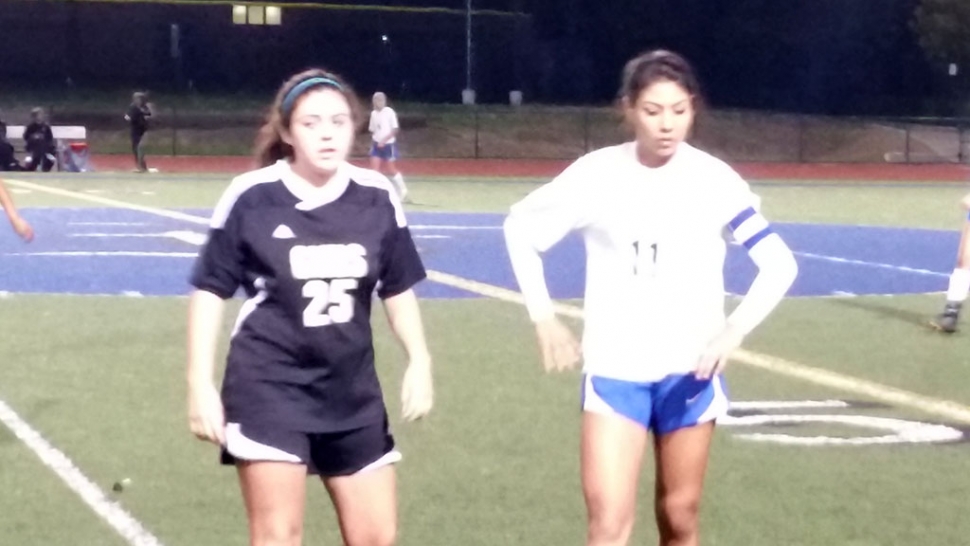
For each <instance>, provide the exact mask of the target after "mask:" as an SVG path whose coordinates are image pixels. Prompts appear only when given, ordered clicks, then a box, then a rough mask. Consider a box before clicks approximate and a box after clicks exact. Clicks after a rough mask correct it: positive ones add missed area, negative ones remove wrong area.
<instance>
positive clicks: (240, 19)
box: [232, 5, 246, 25]
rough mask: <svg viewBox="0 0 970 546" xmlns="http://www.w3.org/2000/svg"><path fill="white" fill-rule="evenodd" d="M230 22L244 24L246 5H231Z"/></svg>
mask: <svg viewBox="0 0 970 546" xmlns="http://www.w3.org/2000/svg"><path fill="white" fill-rule="evenodd" d="M232 24H234V25H245V24H246V6H240V5H235V6H233V7H232Z"/></svg>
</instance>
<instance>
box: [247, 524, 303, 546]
mask: <svg viewBox="0 0 970 546" xmlns="http://www.w3.org/2000/svg"><path fill="white" fill-rule="evenodd" d="M252 534H253V541H252V543H253V546H300V543H301V542H302V540H303V530H302V529H301V528H300V525H299V523H297V522H291V521H273V522H261V523H259V524H257V525H254V526H253V527H252Z"/></svg>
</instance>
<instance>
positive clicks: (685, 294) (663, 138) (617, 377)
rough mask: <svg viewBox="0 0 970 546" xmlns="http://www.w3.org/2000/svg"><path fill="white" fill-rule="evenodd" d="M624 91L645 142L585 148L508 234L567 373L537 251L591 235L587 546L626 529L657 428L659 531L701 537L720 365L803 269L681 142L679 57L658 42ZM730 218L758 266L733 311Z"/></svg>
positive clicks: (720, 404) (722, 171) (735, 184)
mask: <svg viewBox="0 0 970 546" xmlns="http://www.w3.org/2000/svg"><path fill="white" fill-rule="evenodd" d="M620 96H621V98H622V103H623V109H624V113H625V116H626V119H627V121H628V122H629V124H630V125H631V126H632V127H633V128H634V130H635V133H636V141H635V142H630V143H627V144H623V145H620V146H614V147H610V148H604V149H601V150H598V151H595V152H593V153H591V154H588V155H586V156H585V157H582V158H580V159H579V160H578V161H576V162H575V163H573V164H572V165H571V166H570V167H569V168H567V169H566V170H565V171H564V172H563V173H562V174H561V175H559V176H558V177H557V178H556V179H555V180H553V182H552V183H550V184H547V185H545V186H543V187H541V188H539V189H538V190H536V191H534V192H533V193H532V194H530V195H529V196H527V197H526V198H525V199H523V200H522V201H521V202H519V203H517V204H516V205H514V206H513V207H512V210H511V214H510V215H509V217H508V218H507V220H506V224H505V233H506V240H507V245H508V249H509V255H510V257H511V260H512V265H513V267H514V270H515V275H516V278H517V279H518V282H519V285H520V287H521V290H522V293H523V295H524V296H525V298H526V302H527V306H528V310H529V315H530V317H531V318H532V320H533V321H534V322H535V326H536V333H537V335H538V340H539V346H540V348H541V352H542V358H543V363H544V365H545V367H546V369H547V370H562V369H566V368H570V367H572V366H573V365H574V364H575V363H576V362H577V361H578V360H579V358H580V352H581V351H580V347H579V346H578V345H577V344H576V342H575V340H574V338H573V335H572V333H571V332H570V331H569V329H568V328H567V327H566V326H564V325H563V324H562V323H560V322H559V320H557V319H556V317H555V315H554V313H553V307H552V302H551V300H550V297H549V293H548V290H547V288H546V284H545V280H544V274H543V267H542V259H541V253H542V252H544V251H545V250H547V249H548V248H549V247H551V246H552V245H554V244H555V243H556V242H558V241H559V240H561V239H562V238H563V237H564V236H565V235H566V234H567V233H569V232H571V231H579V232H581V233H582V234H583V235H584V236H585V240H586V252H587V277H586V298H585V304H584V305H585V310H584V316H585V319H586V325H585V332H584V336H583V345H582V357H583V358H584V359H585V367H584V378H583V381H584V389H583V392H584V394H583V410H584V413H583V421H582V440H581V444H582V447H581V466H582V482H583V493H584V496H585V500H586V507H587V512H588V536H587V544H589V545H591V546H592V545H596V546H602V545H619V544H626V543H627V541H628V540H629V537H630V532H631V530H632V528H633V523H634V514H635V511H636V494H637V481H638V477H639V476H640V465H641V462H642V460H643V452H644V450H645V448H646V445H647V438H648V432H649V431H653V433H654V442H653V445H654V451H655V455H656V456H655V460H656V465H657V469H656V476H657V478H656V479H657V482H656V499H655V500H656V507H655V508H656V517H657V526H658V529H659V533H660V543H661V545H664V546H675V545H676V546H688V545H690V546H693V545H696V544H698V541H699V538H698V537H699V532H698V509H699V504H700V498H701V492H702V487H703V481H704V473H705V470H706V466H707V459H708V453H709V449H710V443H711V438H712V435H713V432H714V420H715V419H716V418H717V417H719V416H721V415H723V414H724V413H725V412H726V411H727V398H726V396H725V392H724V389H723V385H722V379H721V375H720V374H721V372H722V371H723V370H724V367H725V365H726V362H727V358H728V355H729V354H730V353H731V351H732V350H734V349H736V348H737V347H739V346H740V345H741V342H742V340H743V339H744V337H745V336H746V335H747V334H748V333H749V332H750V331H751V330H752V329H753V328H755V327H756V326H757V325H758V324H759V323H760V322H761V321H762V320H763V319H764V318H765V317H766V316H767V315H768V314H769V313H770V312H771V310H772V309H773V308H774V307H775V306H776V305H777V304H778V302H779V301H780V300H781V299H782V298H783V297H784V295H785V293H786V292H787V290H788V288H789V287H790V285H791V283H792V282H793V280H794V278H795V275H796V271H797V266H796V264H795V260H794V258H793V256H792V253H791V251H790V250H789V249H788V247H787V246H786V245H785V243H784V242H782V240H781V238H779V237H778V236H777V235H775V234H774V233H773V232H772V230H771V228H770V226H769V224H768V221H767V220H765V219H764V217H762V215H761V214H760V213H758V212H757V210H756V206H757V203H758V200H757V198H756V197H755V196H754V195H753V194H752V193H751V191H750V190H749V188H748V185H747V184H746V183H745V182H744V181H743V180H742V179H741V178H740V177H739V176H738V175H737V173H735V172H734V171H733V170H732V169H731V168H730V167H728V166H727V165H726V164H724V163H723V162H721V161H719V160H717V159H715V158H714V157H712V156H710V155H708V154H706V153H704V152H702V151H700V150H698V149H696V148H693V147H692V146H690V145H689V144H687V143H685V142H684V139H685V138H686V137H687V135H688V134H689V132H690V129H691V126H692V123H693V120H694V109H695V103H696V101H697V100H698V96H699V90H698V85H697V82H696V79H695V77H694V74H693V71H692V69H691V67H690V66H689V65H688V64H687V62H686V61H685V60H684V59H683V58H681V57H680V56H678V55H676V54H673V53H669V52H665V51H655V52H651V53H648V54H645V55H642V56H640V57H637V58H635V59H633V60H631V61H630V62H629V63H628V64H627V66H626V69H625V70H624V75H623V84H622V89H621V91H620ZM725 228H728V229H729V230H730V231H731V233H733V237H734V239H736V240H737V241H738V242H740V243H741V244H743V245H744V247H745V248H747V250H748V253H749V255H750V256H751V258H752V259H753V260H754V262H755V264H757V266H758V268H759V274H758V276H757V278H756V279H755V281H754V283H753V284H752V285H751V288H750V291H749V293H748V295H747V297H745V298H744V300H743V301H742V302H741V304H740V305H739V306H738V307H737V308H736V309H735V310H734V312H733V313H731V315H730V317H728V318H727V319H725V316H724V278H723V268H724V256H725V241H724V240H723V237H722V234H723V233H724V229H725Z"/></svg>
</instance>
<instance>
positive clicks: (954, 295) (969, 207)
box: [930, 194, 970, 334]
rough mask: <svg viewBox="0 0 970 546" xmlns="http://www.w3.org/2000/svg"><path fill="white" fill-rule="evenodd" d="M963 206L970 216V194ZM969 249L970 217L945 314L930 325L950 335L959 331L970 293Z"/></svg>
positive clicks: (962, 234)
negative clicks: (961, 312) (964, 304)
mask: <svg viewBox="0 0 970 546" xmlns="http://www.w3.org/2000/svg"><path fill="white" fill-rule="evenodd" d="M961 205H962V206H963V209H964V212H965V213H967V214H970V194H967V195H966V196H964V198H963V200H962V201H961ZM968 247H970V216H968V217H967V220H966V221H965V222H964V223H963V230H962V232H961V233H960V246H959V247H957V260H956V261H957V263H956V267H955V268H954V269H953V273H951V274H950V285H949V287H948V288H947V291H946V305H944V306H943V312H942V313H940V314H939V315H937V316H936V318H935V319H933V321H932V322H931V323H930V324H932V325H933V326H934V327H936V328H937V329H939V330H940V331H942V332H946V333H948V334H952V333H954V332H956V331H957V324H958V323H959V321H960V310H961V308H962V307H963V302H964V301H965V300H966V299H967V292H970V248H968Z"/></svg>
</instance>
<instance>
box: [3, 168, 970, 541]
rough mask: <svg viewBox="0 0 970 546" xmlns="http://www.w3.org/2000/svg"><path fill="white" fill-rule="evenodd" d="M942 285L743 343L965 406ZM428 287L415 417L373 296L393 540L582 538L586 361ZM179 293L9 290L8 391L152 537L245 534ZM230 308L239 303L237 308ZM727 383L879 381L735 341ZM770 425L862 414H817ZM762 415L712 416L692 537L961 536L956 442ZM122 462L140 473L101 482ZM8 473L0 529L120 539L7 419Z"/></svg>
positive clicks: (198, 188) (856, 205) (154, 186)
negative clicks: (387, 430)
mask: <svg viewBox="0 0 970 546" xmlns="http://www.w3.org/2000/svg"><path fill="white" fill-rule="evenodd" d="M20 178H21V179H23V180H28V181H31V182H35V183H39V184H43V185H45V186H50V187H58V188H63V189H68V190H72V191H76V192H79V193H82V194H86V195H94V196H100V197H105V198H110V199H116V200H121V201H125V202H129V203H136V204H142V205H149V206H153V207H162V208H208V207H211V206H212V204H213V203H214V202H215V200H216V198H217V197H218V195H219V194H220V193H221V191H222V190H223V189H224V187H225V184H226V183H227V181H228V176H227V177H219V176H212V175H206V176H200V177H192V176H165V175H160V176H159V177H154V178H144V177H138V178H130V177H126V176H125V175H106V174H92V175H83V176H74V177H70V178H62V177H57V176H55V175H49V176H42V175H34V176H31V177H20ZM539 182H540V181H538V180H533V181H519V182H512V181H496V180H482V179H478V180H464V179H462V180H459V179H443V178H442V179H429V180H414V181H412V182H411V183H410V186H411V188H412V192H413V199H414V200H415V201H416V203H417V204H416V205H415V206H414V207H413V210H429V211H487V212H501V211H503V210H505V209H506V208H507V207H508V205H509V204H510V203H512V202H514V201H515V200H517V199H518V198H520V197H521V196H522V195H525V194H526V193H527V192H528V191H530V190H531V189H532V188H534V187H535V186H536V185H537V184H538V183H539ZM779 182H783V181H779ZM11 187H15V186H11ZM756 191H757V192H758V193H759V194H761V195H762V197H763V200H764V207H763V208H764V210H765V212H766V214H767V215H768V216H769V217H771V218H772V219H773V220H777V221H787V222H810V223H838V224H859V225H884V226H904V227H926V228H944V229H956V228H957V227H958V226H959V222H960V221H961V212H960V211H959V209H958V207H957V201H958V199H959V198H960V197H961V196H962V194H963V193H964V188H962V187H960V186H957V185H939V186H932V185H927V186H922V187H917V186H911V185H879V186H875V185H864V184H858V185H838V186H835V185H828V184H819V185H798V186H788V185H784V184H772V183H764V184H758V185H757V186H756ZM14 195H15V198H16V199H17V201H18V203H19V204H20V205H21V206H23V207H39V206H70V207H78V206H92V205H93V204H92V203H88V202H85V201H82V200H79V199H76V198H73V197H68V196H53V195H49V194H44V193H38V192H36V191H34V192H31V193H15V194H14ZM98 206H102V205H98ZM2 236H3V237H9V236H10V235H9V233H3V234H2ZM0 267H3V266H2V265H0ZM2 289H3V287H0V290H2ZM573 303H576V302H573ZM941 303H942V302H941V297H940V296H939V295H915V296H897V297H860V298H852V299H838V298H827V299H813V298H798V299H789V300H786V301H785V302H784V303H783V304H782V305H781V307H780V308H779V309H778V310H777V311H776V313H775V314H774V315H773V316H772V317H771V318H770V319H769V320H768V322H767V323H766V324H765V325H764V326H763V327H762V328H761V329H760V330H758V331H757V332H756V333H755V334H754V335H753V336H752V337H751V338H750V339H749V341H748V343H747V348H749V349H751V350H753V351H757V352H758V353H762V354H767V355H771V356H772V357H777V358H780V359H785V360H787V361H792V362H794V363H797V364H800V365H804V366H810V367H813V368H818V369H822V370H828V371H832V372H838V373H840V374H843V375H846V376H851V377H853V378H857V379H863V380H868V381H872V382H876V383H878V384H880V385H882V386H885V387H891V388H896V389H904V390H905V391H907V392H909V393H914V394H918V395H922V396H924V397H931V398H934V399H940V400H943V401H950V402H952V403H954V404H955V405H954V407H960V408H962V407H966V406H970V388H967V386H966V385H967V380H966V377H967V376H968V372H970V332H968V333H964V334H958V335H956V336H952V337H943V336H942V335H940V334H937V333H935V332H932V331H930V330H929V329H927V328H925V327H924V326H923V324H924V323H925V319H926V318H928V317H930V316H931V315H932V314H933V313H935V312H937V311H938V308H939V307H940V305H941ZM423 309H424V313H425V320H426V323H427V330H428V338H429V342H430V344H431V348H432V351H433V354H434V357H435V364H436V388H437V401H436V402H437V403H436V407H435V410H434V412H433V413H432V415H431V416H430V417H429V418H428V419H427V420H425V421H423V422H419V423H414V424H403V423H401V421H400V418H399V416H398V414H399V410H398V402H397V390H398V385H399V381H400V377H401V372H402V364H403V363H402V361H401V352H400V351H399V349H398V348H397V347H396V345H395V344H394V341H393V339H392V337H391V336H390V334H389V332H388V329H387V328H386V325H385V323H384V319H383V315H382V313H381V312H379V311H378V312H375V328H376V335H377V343H378V366H379V368H380V371H381V375H382V381H383V383H384V385H385V390H386V392H387V395H388V405H389V408H390V409H391V410H392V426H393V428H394V432H395V435H396V437H397V439H398V442H399V444H400V446H401V448H402V451H403V452H404V455H405V459H404V461H403V462H402V463H401V464H400V465H399V466H398V470H399V476H400V506H401V532H400V536H401V539H400V544H402V545H405V546H408V545H421V546H435V545H449V546H452V545H462V546H463V545H490V546H494V545H546V544H549V545H559V544H579V543H581V542H582V539H583V536H584V517H585V516H584V509H583V503H582V497H581V494H580V489H579V476H578V464H579V461H578V437H579V434H578V433H579V429H578V423H579V412H578V410H577V407H578V395H579V385H578V373H570V374H564V375H553V376H548V375H545V374H543V373H542V372H541V369H540V368H541V367H540V364H539V361H538V355H537V350H536V348H535V346H534V341H533V334H532V331H531V327H530V325H529V324H528V320H527V317H526V314H525V311H524V310H523V309H522V308H521V307H518V306H517V305H515V304H511V303H506V302H502V301H497V300H491V299H485V298H483V299H478V300H426V301H425V302H424V303H423ZM185 312H186V300H185V299H184V298H177V297H170V298H140V299H139V298H124V297H97V296H62V295H21V294H13V295H8V296H7V297H5V298H3V299H0V331H2V332H3V334H2V335H3V343H2V345H0V400H3V401H4V402H6V403H7V404H9V405H10V406H11V407H12V408H13V409H14V410H15V411H16V412H17V413H18V414H19V415H20V417H22V418H23V420H24V421H26V422H28V423H29V424H30V425H32V426H33V427H34V428H36V429H37V430H38V431H39V432H40V433H41V434H42V435H43V436H44V437H45V438H46V439H47V440H48V441H50V443H51V444H53V446H54V447H56V448H58V449H60V450H62V451H63V452H64V453H65V454H66V455H67V456H68V457H70V458H71V460H72V461H73V462H74V463H75V464H76V465H77V467H78V468H79V469H80V471H81V472H83V474H84V475H85V476H87V477H88V478H90V479H91V481H93V482H94V483H95V484H96V485H98V486H100V487H101V488H102V489H103V490H105V491H106V492H107V493H108V495H109V496H110V497H111V498H113V499H115V500H117V501H119V502H120V505H121V507H123V508H124V509H125V510H126V511H127V512H129V513H130V514H131V516H133V517H134V518H135V519H137V520H138V521H139V522H141V524H142V525H144V526H145V528H147V529H148V530H149V531H150V532H151V533H152V534H154V535H155V536H156V537H158V538H159V539H160V541H161V542H162V543H164V544H166V545H185V546H196V545H202V546H209V545H212V546H217V545H223V544H225V545H229V544H245V543H246V525H245V517H244V513H243V508H242V503H241V499H240V496H239V493H238V486H237V483H236V479H235V474H234V472H233V471H232V470H229V469H225V468H221V467H219V466H218V465H217V464H216V455H217V454H216V451H215V450H214V449H213V448H212V447H211V446H208V445H204V444H202V443H200V442H198V441H196V440H194V438H193V437H192V436H191V435H190V434H189V432H188V428H187V425H186V419H185V388H184V380H183V377H184V338H185V336H184V330H185V320H184V319H185ZM233 318H234V316H233V313H232V312H231V310H230V312H228V313H227V319H226V320H227V329H228V326H229V323H230V322H231V320H232V319H233ZM577 326H578V324H577ZM728 381H729V384H730V390H731V395H732V398H733V399H735V400H739V401H757V400H789V401H797V400H827V399H833V400H835V399H838V400H849V401H855V402H872V400H873V399H872V398H870V397H867V396H865V395H863V394H860V393H858V392H847V391H844V390H837V389H834V388H831V387H825V386H821V385H818V384H816V383H811V382H807V381H804V380H798V379H795V378H792V377H790V376H786V375H780V374H777V373H772V372H768V371H763V370H761V369H756V368H753V367H751V366H749V365H746V364H744V363H741V362H738V363H736V364H735V365H733V366H732V367H731V368H730V369H729V371H728ZM968 411H970V409H968ZM802 413H808V414H864V415H867V416H872V417H896V418H901V419H907V420H914V421H922V422H926V423H943V424H952V425H954V426H957V427H966V428H968V429H970V420H968V421H967V422H959V420H957V419H952V418H946V417H944V416H941V415H939V414H932V413H928V412H926V411H924V410H922V409H920V407H919V404H910V405H887V404H879V405H875V406H874V407H862V408H848V409H824V410H814V411H805V412H802ZM782 430H783V431H786V432H788V433H791V434H795V435H798V436H813V435H822V434H825V435H831V436H841V437H851V436H865V435H874V434H876V432H875V431H872V430H868V429H866V430H863V431H859V430H857V429H855V428H850V427H847V426H842V425H833V424H831V423H823V424H819V425H813V426H807V427H802V428H799V427H791V428H790V429H788V430H786V429H782ZM769 431H770V430H769V429H768V428H767V427H752V428H750V429H749V428H748V427H745V428H744V430H741V429H739V428H737V427H732V426H723V427H720V428H719V432H718V435H717V439H716V442H715V446H714V452H713V460H712V465H711V469H710V472H709V477H708V485H707V491H706V495H705V499H704V506H703V511H702V518H703V544H707V545H751V546H778V545H806V546H807V545H846V546H849V545H851V546H869V545H872V546H876V545H897V544H899V545H902V544H947V545H959V544H968V543H970V522H968V521H966V520H964V513H965V511H966V508H965V506H966V503H967V499H968V498H970V497H968V494H967V491H968V490H970V444H968V443H953V444H947V445H932V444H917V445H891V446H814V447H808V446H792V445H777V444H768V443H755V442H751V441H748V440H745V439H743V438H741V437H740V434H741V433H746V432H769ZM775 431H776V432H777V430H775ZM122 478H129V479H130V480H131V485H130V486H128V487H127V488H126V489H125V490H124V491H123V492H121V493H114V492H112V491H111V485H112V484H113V483H114V482H115V481H118V480H120V479H122ZM652 479H653V478H652V472H650V471H649V466H648V470H647V471H646V472H645V473H644V475H643V477H642V479H641V489H642V494H641V507H640V511H639V516H640V517H639V521H638V525H637V529H636V532H635V543H636V544H652V543H655V541H656V538H655V533H654V531H653V522H652V515H651V514H652V510H651V504H650V502H651V498H650V497H651V494H652V489H653V488H652ZM0 491H3V494H2V495H0V537H2V539H0V544H25V545H27V544H30V545H33V544H38V545H40V544H43V545H102V544H103V545H123V544H126V542H125V540H124V539H122V538H120V536H119V535H118V534H117V533H116V532H115V531H113V530H112V529H111V528H109V527H108V525H107V524H106V523H105V522H104V521H103V519H102V518H101V517H99V515H97V514H95V512H94V511H92V510H91V509H90V508H89V507H88V506H87V505H85V504H84V503H83V502H82V501H81V500H80V498H79V497H78V496H77V495H76V494H75V493H74V492H72V491H71V490H69V489H68V488H67V487H66V486H65V485H64V483H63V482H62V481H61V480H60V479H59V478H58V477H57V476H56V475H55V474H54V473H52V472H51V471H50V470H49V469H48V468H47V467H45V466H44V465H43V464H42V463H41V462H40V460H39V459H37V458H36V457H35V456H34V455H33V454H32V453H31V451H29V450H28V449H27V447H25V445H24V443H22V442H21V441H20V440H18V439H17V438H16V437H15V436H14V435H13V434H12V433H11V432H9V431H8V430H7V429H5V428H3V427H2V426H0ZM304 543H305V544H308V545H313V544H339V534H338V532H337V528H336V524H335V521H334V518H333V517H332V514H331V509H330V506H329V503H328V501H327V499H326V495H325V493H324V491H323V489H322V487H311V491H310V495H309V504H308V509H307V524H306V539H305V542H304Z"/></svg>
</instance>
